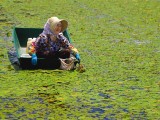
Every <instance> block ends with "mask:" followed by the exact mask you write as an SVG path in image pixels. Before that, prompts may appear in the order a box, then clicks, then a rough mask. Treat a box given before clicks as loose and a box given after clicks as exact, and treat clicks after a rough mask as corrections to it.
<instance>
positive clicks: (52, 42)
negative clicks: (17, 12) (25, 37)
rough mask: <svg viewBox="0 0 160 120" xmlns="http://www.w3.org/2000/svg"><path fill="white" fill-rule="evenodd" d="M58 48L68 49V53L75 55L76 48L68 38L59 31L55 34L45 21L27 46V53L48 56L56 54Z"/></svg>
mask: <svg viewBox="0 0 160 120" xmlns="http://www.w3.org/2000/svg"><path fill="white" fill-rule="evenodd" d="M60 49H69V50H70V53H71V54H73V55H75V54H76V53H78V50H77V49H76V48H75V47H73V46H72V45H71V44H70V42H69V41H68V39H67V38H66V37H65V36H64V35H63V34H62V33H59V34H58V35H55V34H54V33H53V32H52V31H51V29H50V25H49V23H48V21H47V23H46V24H45V25H44V30H43V32H42V33H41V34H40V35H39V37H38V38H37V39H36V41H35V42H32V44H31V45H30V46H29V47H28V53H29V54H30V55H32V54H33V53H36V54H39V55H42V56H49V55H54V54H56V53H57V52H58V51H59V50H60Z"/></svg>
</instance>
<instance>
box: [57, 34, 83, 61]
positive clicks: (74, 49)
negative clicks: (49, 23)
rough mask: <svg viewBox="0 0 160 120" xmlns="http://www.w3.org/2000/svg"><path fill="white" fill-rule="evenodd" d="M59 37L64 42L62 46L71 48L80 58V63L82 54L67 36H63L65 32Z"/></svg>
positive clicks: (78, 58)
mask: <svg viewBox="0 0 160 120" xmlns="http://www.w3.org/2000/svg"><path fill="white" fill-rule="evenodd" d="M58 37H59V39H60V40H61V42H62V47H63V48H69V50H70V51H71V54H72V55H73V56H75V57H76V59H77V60H78V62H79V63H80V55H79V52H78V50H77V48H75V47H74V46H73V45H71V43H70V42H69V40H68V39H67V38H66V37H65V36H63V34H59V36H58Z"/></svg>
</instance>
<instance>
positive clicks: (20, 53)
mask: <svg viewBox="0 0 160 120" xmlns="http://www.w3.org/2000/svg"><path fill="white" fill-rule="evenodd" d="M42 31H43V29H42V28H18V27H15V28H14V29H13V33H12V37H13V42H14V47H15V49H16V53H17V57H18V60H19V63H20V66H21V67H22V68H27V69H28V68H31V69H32V68H51V69H52V68H53V69H54V68H55V69H56V68H58V67H59V65H60V63H59V60H57V59H46V58H38V63H37V65H36V66H34V65H32V64H31V56H30V55H29V54H28V53H26V47H27V41H28V38H37V37H38V36H39V34H40V33H42ZM63 34H64V36H65V37H67V38H68V40H69V41H70V42H71V39H70V36H69V34H68V31H67V30H65V31H64V32H63Z"/></svg>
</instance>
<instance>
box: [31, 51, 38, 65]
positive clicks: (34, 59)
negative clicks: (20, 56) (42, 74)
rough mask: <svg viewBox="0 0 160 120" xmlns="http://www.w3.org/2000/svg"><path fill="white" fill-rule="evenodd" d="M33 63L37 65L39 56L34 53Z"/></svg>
mask: <svg viewBox="0 0 160 120" xmlns="http://www.w3.org/2000/svg"><path fill="white" fill-rule="evenodd" d="M31 63H32V65H37V56H36V54H32V60H31Z"/></svg>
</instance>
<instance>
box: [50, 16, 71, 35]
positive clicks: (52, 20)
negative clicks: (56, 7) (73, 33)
mask: <svg viewBox="0 0 160 120" xmlns="http://www.w3.org/2000/svg"><path fill="white" fill-rule="evenodd" d="M48 22H49V24H50V29H51V30H52V31H54V28H55V26H56V24H57V23H59V22H61V24H62V30H61V32H64V31H65V30H66V29H67V27H68V22H67V21H66V20H64V19H59V18H58V17H51V18H49V19H48Z"/></svg>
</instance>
